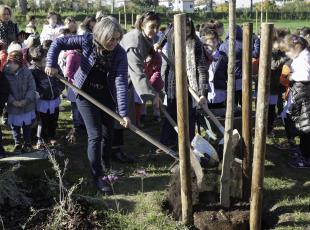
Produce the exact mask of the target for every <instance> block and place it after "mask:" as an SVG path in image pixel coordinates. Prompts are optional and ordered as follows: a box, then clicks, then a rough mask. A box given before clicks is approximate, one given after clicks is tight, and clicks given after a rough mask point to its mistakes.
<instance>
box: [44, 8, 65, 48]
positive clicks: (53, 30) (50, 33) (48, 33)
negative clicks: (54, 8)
mask: <svg viewBox="0 0 310 230" xmlns="http://www.w3.org/2000/svg"><path fill="white" fill-rule="evenodd" d="M47 22H48V24H47V25H44V26H43V30H42V32H41V35H40V41H41V44H43V41H45V40H52V41H54V40H55V39H56V38H57V37H59V35H61V33H62V29H63V26H61V25H58V24H57V14H56V13H55V12H50V13H49V14H48V15H47Z"/></svg>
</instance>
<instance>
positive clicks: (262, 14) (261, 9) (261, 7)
mask: <svg viewBox="0 0 310 230" xmlns="http://www.w3.org/2000/svg"><path fill="white" fill-rule="evenodd" d="M263 16H264V12H263V0H261V2H260V31H261V29H262V24H263Z"/></svg>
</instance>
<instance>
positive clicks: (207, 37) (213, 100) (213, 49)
mask: <svg viewBox="0 0 310 230" xmlns="http://www.w3.org/2000/svg"><path fill="white" fill-rule="evenodd" d="M201 38H202V40H203V42H204V47H205V51H206V53H207V56H211V60H212V62H211V64H210V67H209V92H208V106H209V108H211V109H217V108H225V102H226V96H227V65H228V59H227V56H226V54H225V53H223V52H221V51H219V44H220V40H219V37H218V34H217V32H216V31H215V30H208V29H207V30H206V31H202V37H201Z"/></svg>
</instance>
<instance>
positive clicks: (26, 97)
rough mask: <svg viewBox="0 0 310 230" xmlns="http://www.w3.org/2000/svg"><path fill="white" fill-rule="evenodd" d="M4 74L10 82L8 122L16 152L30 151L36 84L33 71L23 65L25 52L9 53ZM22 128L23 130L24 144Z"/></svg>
mask: <svg viewBox="0 0 310 230" xmlns="http://www.w3.org/2000/svg"><path fill="white" fill-rule="evenodd" d="M4 76H5V77H6V79H7V80H8V82H9V90H10V92H9V97H8V102H7V112H8V124H9V125H10V126H11V127H12V131H13V138H14V142H15V146H14V152H16V153H20V152H22V151H23V152H30V151H31V150H32V147H31V124H32V123H33V121H34V119H35V117H36V114H35V101H36V93H35V91H36V85H35V81H34V79H33V76H32V74H31V72H30V71H29V69H28V68H27V67H25V66H24V65H23V54H22V53H21V52H20V51H13V52H11V53H9V55H8V63H7V64H6V66H5V70H4ZM21 129H22V130H23V138H24V144H23V145H22V143H21Z"/></svg>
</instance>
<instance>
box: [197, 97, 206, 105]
mask: <svg viewBox="0 0 310 230" xmlns="http://www.w3.org/2000/svg"><path fill="white" fill-rule="evenodd" d="M198 104H199V105H208V101H207V98H206V97H205V96H201V97H200V98H199V101H198Z"/></svg>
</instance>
